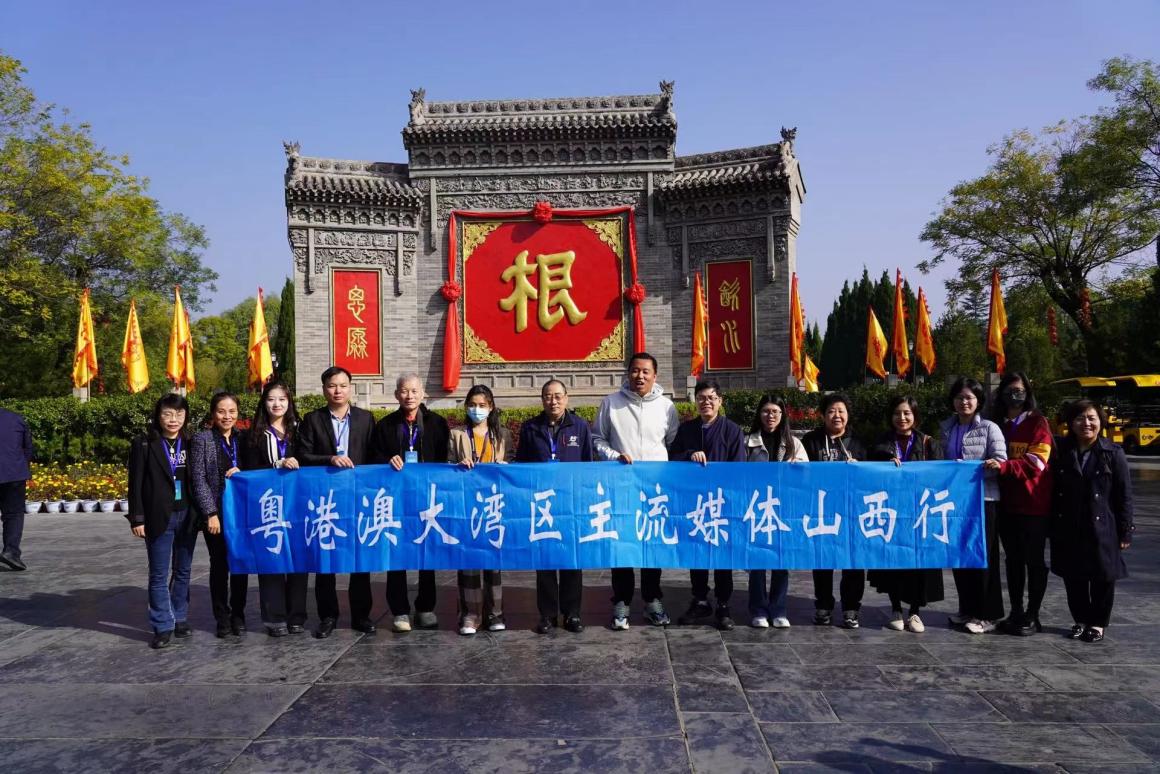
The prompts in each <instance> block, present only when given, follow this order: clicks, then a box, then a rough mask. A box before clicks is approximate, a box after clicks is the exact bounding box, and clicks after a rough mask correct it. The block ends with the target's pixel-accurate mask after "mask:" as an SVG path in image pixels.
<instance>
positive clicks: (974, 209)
mask: <svg viewBox="0 0 1160 774" xmlns="http://www.w3.org/2000/svg"><path fill="white" fill-rule="evenodd" d="M1098 142H1099V135H1098V134H1097V133H1095V132H1093V130H1092V129H1091V127H1090V125H1089V124H1088V123H1087V122H1082V121H1079V122H1073V123H1071V124H1067V123H1060V124H1059V125H1057V126H1055V127H1051V128H1049V129H1047V130H1045V131H1044V132H1043V134H1041V135H1040V136H1034V135H1032V134H1030V133H1029V132H1026V131H1020V132H1016V133H1014V134H1012V135H1010V136H1008V137H1007V138H1005V139H1004V140H1003V141H1002V142H1000V143H999V144H997V145H995V146H992V147H991V148H990V149H989V151H988V152H989V153H990V154H991V156H992V157H993V161H992V164H991V166H990V168H989V169H988V170H987V172H986V173H985V174H984V175H983V176H981V177H979V178H976V179H974V180H969V181H967V182H964V183H960V184H959V185H957V186H955V187H954V188H953V189H951V192H950V195H949V197H948V198H947V199H946V200H945V201H944V202H943V208H942V212H941V213H940V214H939V215H938V216H937V217H935V218H934V219H933V220H931V221H930V222H929V223H927V224H926V226H925V228H924V229H923V231H922V234H921V238H922V239H923V241H925V242H927V243H929V244H930V245H931V247H932V248H933V249H934V253H935V254H934V256H933V257H932V258H930V259H929V260H927V261H923V262H922V263H921V264H919V268H920V270H922V271H923V272H927V271H930V270H931V269H932V268H934V267H935V266H938V265H940V264H942V263H943V262H945V261H947V260H948V259H952V260H954V261H956V262H957V267H956V268H957V276H956V277H954V278H953V279H951V280H948V281H947V283H946V285H947V290H948V291H949V292H950V294H951V296H952V297H955V296H962V295H969V294H970V293H972V292H974V291H977V290H979V289H981V288H983V287H985V286H986V285H987V283H988V282H989V279H990V275H991V272H992V270H995V269H998V270H999V272H1000V273H1001V275H1002V277H1003V280H1004V281H1005V282H1006V284H1007V286H1008V288H1014V289H1019V288H1024V287H1027V286H1029V285H1038V286H1040V287H1042V288H1043V290H1045V291H1046V293H1047V295H1048V296H1049V297H1050V298H1051V300H1052V301H1053V302H1054V303H1055V304H1056V305H1057V306H1058V307H1059V309H1060V310H1061V311H1062V312H1063V313H1064V314H1066V315H1067V316H1068V317H1069V318H1071V320H1072V321H1074V322H1075V323H1076V325H1077V327H1078V328H1079V330H1080V333H1081V336H1082V338H1083V341H1084V349H1085V353H1086V355H1087V359H1088V362H1089V365H1090V367H1091V368H1092V369H1093V370H1103V369H1104V368H1105V364H1106V362H1107V361H1106V358H1105V355H1106V351H1105V348H1104V346H1103V343H1104V338H1105V337H1103V336H1102V335H1101V332H1102V326H1103V318H1102V315H1101V314H1099V313H1098V310H1097V309H1093V314H1092V315H1091V316H1090V318H1089V317H1088V315H1087V314H1086V309H1085V303H1084V299H1085V297H1089V298H1090V297H1091V295H1092V293H1093V291H1095V292H1098V290H1099V289H1098V288H1096V287H1093V286H1094V285H1095V283H1096V280H1097V279H1099V278H1100V277H1101V276H1102V275H1103V274H1105V273H1106V272H1111V271H1117V270H1120V269H1122V268H1123V267H1124V266H1130V265H1134V264H1137V263H1138V262H1139V260H1140V251H1141V249H1142V248H1144V247H1145V246H1147V245H1148V244H1149V243H1151V242H1152V240H1153V239H1154V238H1155V235H1156V233H1157V230H1160V202H1157V201H1156V200H1154V199H1151V198H1149V197H1148V196H1147V195H1145V194H1144V193H1143V192H1142V191H1140V190H1136V189H1132V188H1118V189H1113V188H1110V187H1109V186H1108V185H1107V184H1106V181H1105V180H1103V179H1100V178H1099V177H1098V176H1096V175H1092V174H1079V173H1078V172H1077V169H1076V167H1075V166H1074V165H1073V164H1072V161H1071V160H1072V159H1074V158H1075V157H1076V154H1077V153H1078V152H1079V151H1080V150H1081V149H1082V148H1085V147H1092V145H1093V144H1095V143H1098Z"/></svg>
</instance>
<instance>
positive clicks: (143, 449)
mask: <svg viewBox="0 0 1160 774" xmlns="http://www.w3.org/2000/svg"><path fill="white" fill-rule="evenodd" d="M163 444H164V441H162V440H161V439H160V438H155V439H152V440H150V439H149V438H148V437H147V436H144V435H142V436H138V437H137V438H134V439H133V443H132V444H130V446H129V512H128V513H127V514H125V518H127V519H128V520H129V524H131V525H133V526H136V525H138V524H144V525H145V537H147V538H155V537H157V536H158V535H160V534H162V533H163V532H165V530H166V528H168V527H169V516H170V514H171V513H173V504H174V497H175V496H176V491H175V490H174V488H173V473H172V472H171V471H170V469H169V459H168V455H167V454H166V451H165V449H164V448H163ZM183 446H184V448H183V450H182V453H183V454H185V455H186V468H185V470H186V479H187V482H186V484H185V492H184V495H185V498H186V502H190V497H191V495H190V492H189V484H188V478H189V458H190V453H189V439H188V438H187V439H184V441H183Z"/></svg>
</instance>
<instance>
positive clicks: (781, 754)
mask: <svg viewBox="0 0 1160 774" xmlns="http://www.w3.org/2000/svg"><path fill="white" fill-rule="evenodd" d="M761 731H762V733H764V734H765V740H766V742H768V743H769V747H770V749H771V750H772V751H773V757H774V760H775V761H777V762H778V763H779V765H780V762H781V761H783V760H785V761H819V762H823V763H829V764H837V763H845V762H851V763H859V764H867V763H868V762H869V761H882V762H886V761H927V760H935V761H939V760H944V759H946V758H947V757H948V755H949V754H950V753H951V750H950V748H949V747H947V745H946V744H945V743H944V742H943V741H942V739H940V738H939V736H938V735H937V734H935V733H934V731H932V730H931V728H930V726H928V725H926V724H923V723H897V724H886V725H879V724H861V723H762V724H761Z"/></svg>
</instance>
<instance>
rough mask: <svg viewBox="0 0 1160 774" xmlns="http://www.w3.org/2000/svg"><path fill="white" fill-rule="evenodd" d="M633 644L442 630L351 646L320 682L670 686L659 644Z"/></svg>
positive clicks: (595, 635) (658, 640)
mask: <svg viewBox="0 0 1160 774" xmlns="http://www.w3.org/2000/svg"><path fill="white" fill-rule="evenodd" d="M413 635H417V636H413ZM634 639H635V640H636V641H635V642H633V643H632V644H631V645H629V646H626V645H625V644H624V643H623V642H617V641H616V637H615V635H614V634H613V633H611V632H607V633H606V632H600V631H596V632H592V633H591V634H589V632H588V631H585V632H584V633H583V634H581V635H580V636H578V637H540V636H538V635H536V634H534V633H531V632H515V631H511V632H503V633H500V634H498V635H476V636H474V637H460V636H459V635H458V634H456V633H455V632H449V631H436V632H411V633H410V634H408V635H405V636H394V635H391V634H385V636H384V635H379V636H378V637H374V638H370V639H363V640H361V641H359V642H358V643H356V644H355V645H353V646H352V647H351V648H350V649H349V650H348V651H347V652H346V653H344V654H343V655H342V656H341V657H340V658H339V659H338V660H337V661H336V662H335V663H334V665H333V666H332V667H331V668H330V670H329V671H328V672H327V673H326V675H325V677H324V678H323V682H326V683H360V684H365V683H381V684H392V685H404V684H407V685H415V684H458V685H473V684H490V685H501V684H544V685H547V684H561V685H563V684H569V685H573V684H589V685H595V684H616V685H623V684H649V685H662V684H663V685H670V684H671V683H672V672H671V669H670V667H669V663H668V658H667V655H666V649H665V640H664V638H663V637H649V638H634Z"/></svg>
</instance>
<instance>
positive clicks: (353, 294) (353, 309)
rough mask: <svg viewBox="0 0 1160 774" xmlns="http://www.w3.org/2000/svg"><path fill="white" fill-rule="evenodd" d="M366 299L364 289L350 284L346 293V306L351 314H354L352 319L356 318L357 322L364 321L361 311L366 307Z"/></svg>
mask: <svg viewBox="0 0 1160 774" xmlns="http://www.w3.org/2000/svg"><path fill="white" fill-rule="evenodd" d="M366 300H367V294H366V291H365V290H363V289H362V288H360V287H359V286H358V285H354V286H352V287H351V289H350V290H349V291H348V292H347V294H346V308H347V309H349V310H350V313H351V314H352V315H354V319H356V320H358V321H359V322H364V320H363V318H362V313H363V310H364V309H366V308H367V304H366ZM364 332H365V329H364Z"/></svg>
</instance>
